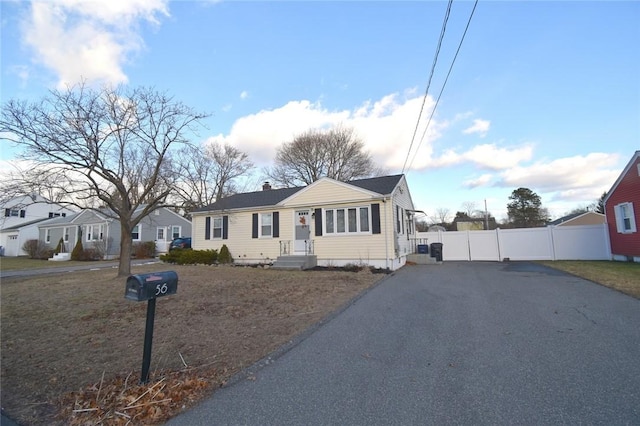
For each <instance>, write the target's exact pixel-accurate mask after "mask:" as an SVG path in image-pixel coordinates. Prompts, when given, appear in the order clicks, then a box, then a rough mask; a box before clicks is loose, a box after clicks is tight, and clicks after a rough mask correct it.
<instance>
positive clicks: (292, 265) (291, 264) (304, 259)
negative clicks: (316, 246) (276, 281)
mask: <svg viewBox="0 0 640 426" xmlns="http://www.w3.org/2000/svg"><path fill="white" fill-rule="evenodd" d="M317 265H318V257H317V256H278V258H277V259H276V261H275V262H274V263H273V266H271V269H291V270H297V271H302V270H304V269H311V268H315V267H316V266H317Z"/></svg>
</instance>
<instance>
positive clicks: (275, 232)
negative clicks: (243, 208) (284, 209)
mask: <svg viewBox="0 0 640 426" xmlns="http://www.w3.org/2000/svg"><path fill="white" fill-rule="evenodd" d="M279 236H280V213H279V212H268V213H254V214H253V215H252V230H251V237H252V238H278V237H279Z"/></svg>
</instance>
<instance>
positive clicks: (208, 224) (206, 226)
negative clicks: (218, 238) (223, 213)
mask: <svg viewBox="0 0 640 426" xmlns="http://www.w3.org/2000/svg"><path fill="white" fill-rule="evenodd" d="M204 239H205V240H210V239H211V218H210V217H209V216H207V217H205V218H204Z"/></svg>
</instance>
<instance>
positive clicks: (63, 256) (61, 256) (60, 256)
mask: <svg viewBox="0 0 640 426" xmlns="http://www.w3.org/2000/svg"><path fill="white" fill-rule="evenodd" d="M68 260H71V253H56V254H54V255H53V257H51V258H49V261H51V262H66V261H68Z"/></svg>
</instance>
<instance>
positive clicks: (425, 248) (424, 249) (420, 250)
mask: <svg viewBox="0 0 640 426" xmlns="http://www.w3.org/2000/svg"><path fill="white" fill-rule="evenodd" d="M418 253H419V254H428V253H429V246H428V245H426V244H418Z"/></svg>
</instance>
